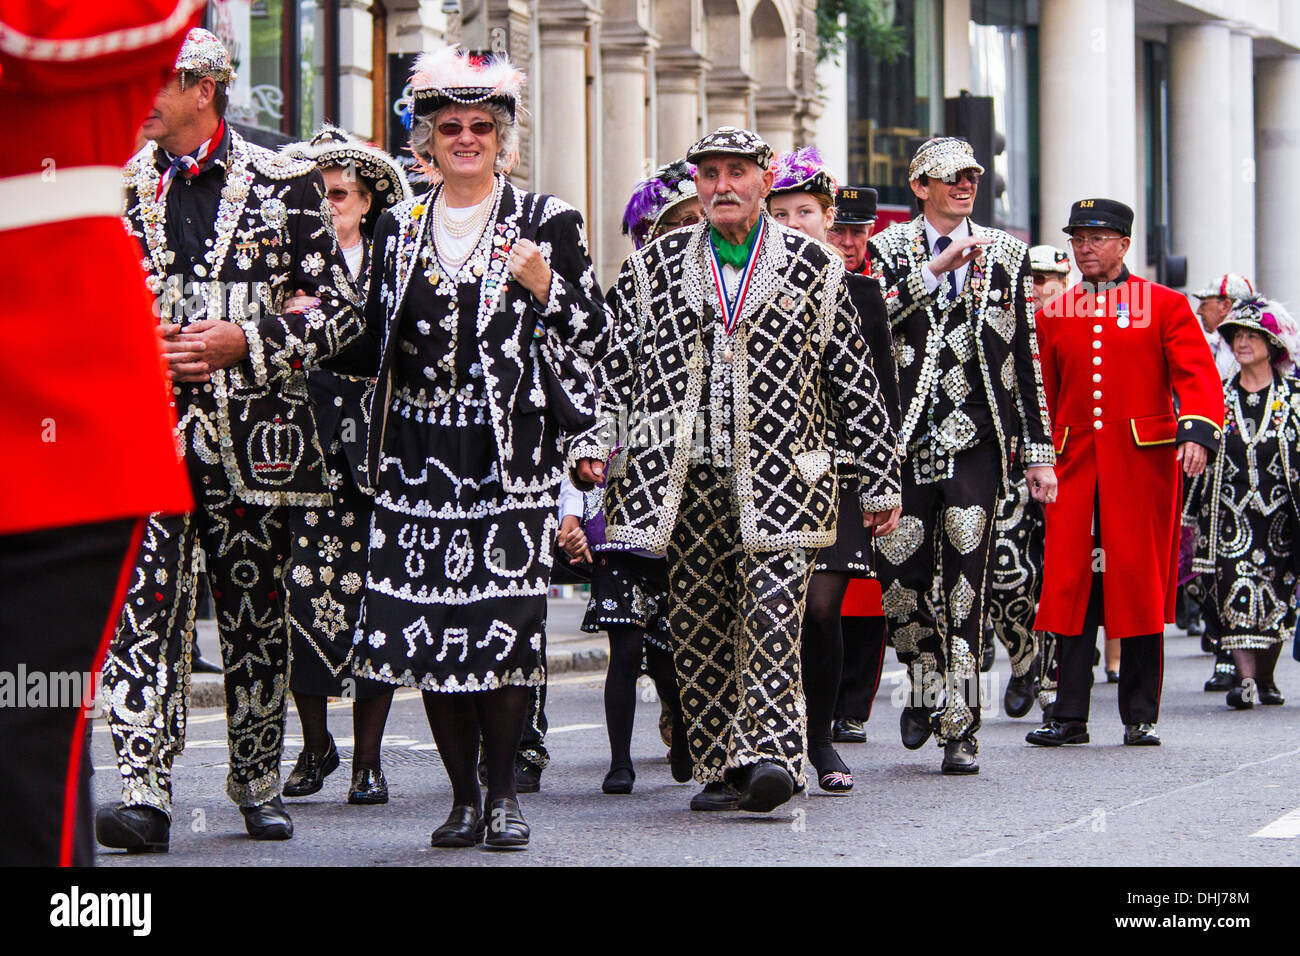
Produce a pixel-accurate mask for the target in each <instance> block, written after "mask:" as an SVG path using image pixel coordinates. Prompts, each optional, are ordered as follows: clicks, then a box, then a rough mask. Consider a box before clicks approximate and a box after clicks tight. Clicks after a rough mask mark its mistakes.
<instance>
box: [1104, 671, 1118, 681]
mask: <svg viewBox="0 0 1300 956" xmlns="http://www.w3.org/2000/svg"><path fill="white" fill-rule="evenodd" d="M1106 683H1107V684H1118V683H1119V671H1112V670H1108V671H1106Z"/></svg>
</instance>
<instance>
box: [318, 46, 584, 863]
mask: <svg viewBox="0 0 1300 956" xmlns="http://www.w3.org/2000/svg"><path fill="white" fill-rule="evenodd" d="M523 85H524V75H523V74H522V73H521V72H519V71H518V70H516V69H515V67H514V66H513V65H512V64H511V63H510V61H509V60H508V59H506V58H505V57H498V56H495V55H491V54H487V55H483V54H474V53H469V54H467V53H463V52H461V51H460V50H458V49H457V48H455V47H447V48H444V49H442V50H439V51H437V52H436V53H431V54H425V55H424V56H421V57H420V59H419V60H418V61H417V63H416V66H415V71H414V72H413V73H412V75H411V89H412V95H411V101H410V104H409V106H408V107H407V111H406V116H405V119H406V120H407V122H408V126H409V128H410V129H411V140H410V146H411V151H412V152H413V153H414V154H415V157H416V160H417V161H418V162H419V163H421V164H422V165H423V166H425V167H426V169H428V168H436V170H437V173H438V176H439V178H440V182H439V183H438V185H436V186H435V187H434V188H433V189H431V190H430V191H429V192H428V193H426V194H425V195H423V196H420V197H418V198H416V199H414V200H412V201H410V202H404V203H399V204H397V205H396V206H395V207H393V209H392V210H390V211H389V212H387V213H384V214H383V215H381V216H380V219H379V224H378V225H377V227H376V229H375V250H376V256H375V277H374V281H372V283H371V287H370V294H369V297H368V299H367V302H366V331H365V332H364V333H363V335H362V337H361V339H360V340H359V341H358V343H357V344H356V345H355V346H353V347H350V348H349V349H348V350H347V352H346V353H345V355H344V357H343V359H342V360H341V361H339V362H335V363H333V364H332V366H331V367H333V368H335V369H336V370H339V371H359V372H362V373H364V374H372V375H373V374H375V373H376V372H378V384H377V387H376V389H375V397H374V401H373V404H372V406H371V427H370V440H369V450H368V456H367V472H368V476H369V477H370V479H371V480H372V481H373V483H374V488H375V507H374V516H373V518H372V519H371V523H370V528H369V532H370V537H369V545H370V548H369V570H368V574H367V576H366V580H365V583H364V586H363V591H362V611H361V621H360V624H359V625H358V627H357V629H356V632H355V635H354V638H353V640H354V644H355V647H356V653H355V655H354V657H353V661H352V667H353V670H354V672H355V673H356V674H357V675H358V676H360V677H366V678H371V679H374V680H379V681H383V682H385V683H387V684H390V685H402V686H406V687H417V688H419V689H420V690H422V691H423V692H424V708H425V713H426V715H427V717H428V720H429V727H430V729H431V730H432V732H433V738H434V740H435V742H436V743H437V747H438V753H439V755H440V756H441V758H442V765H443V767H444V768H445V769H446V771H447V775H448V777H449V778H450V780H451V791H452V792H451V799H452V808H451V813H450V815H449V816H448V817H447V820H446V822H445V823H443V824H442V825H441V826H439V827H438V828H437V829H436V830H434V832H433V836H432V838H431V842H432V844H433V845H434V846H435V847H472V846H474V845H475V844H476V843H480V842H483V843H486V844H487V845H489V846H493V847H520V846H524V845H526V844H527V843H528V840H529V828H528V824H527V823H526V822H524V818H523V815H522V814H521V812H520V809H519V804H518V801H517V793H518V791H519V789H522V788H521V787H520V785H519V776H520V772H521V771H522V772H524V773H528V774H529V775H530V776H531V775H536V774H540V772H541V768H542V766H543V764H544V762H545V756H544V751H543V750H542V749H541V736H540V732H539V730H538V727H539V726H542V725H540V723H539V722H538V721H537V720H536V719H535V718H534V719H533V720H529V719H528V718H529V715H530V714H531V713H536V712H538V710H539V709H540V703H539V701H540V690H541V688H542V685H543V684H544V683H545V681H546V669H545V647H546V597H547V591H548V586H549V583H550V573H551V566H552V561H553V558H552V547H553V542H554V541H555V538H556V533H557V531H558V524H559V521H558V518H557V505H558V500H557V495H558V491H559V484H560V475H561V466H562V464H563V454H562V446H561V433H562V429H563V428H565V427H573V424H572V423H573V421H574V420H575V419H579V418H581V417H582V415H583V414H584V413H585V415H586V416H588V420H589V421H594V417H591V416H592V414H593V413H594V396H593V395H592V394H591V391H590V376H589V374H588V372H587V366H586V364H585V358H579V355H581V356H590V355H591V354H592V352H593V350H594V347H595V343H596V340H597V338H598V337H599V336H600V335H601V333H602V332H603V330H604V327H605V310H604V306H603V303H602V300H601V296H600V291H599V289H598V288H597V287H596V282H595V279H594V277H593V272H592V266H591V260H590V258H589V257H588V254H587V241H586V236H585V234H584V231H583V224H582V217H581V216H580V215H579V214H578V212H577V211H576V210H574V209H573V208H572V207H571V206H569V205H568V204H567V203H565V202H562V201H561V200H559V199H557V198H555V197H553V196H538V195H534V194H532V193H527V192H524V191H523V190H522V189H518V188H517V187H515V186H513V185H511V184H510V183H509V182H508V181H507V180H506V178H505V175H504V173H505V172H506V171H507V170H508V169H509V168H510V165H511V163H512V162H513V160H514V158H515V155H516V153H517V143H518V131H517V127H516V124H515V105H516V101H517V99H518V97H519V95H520V93H521V91H522V88H523ZM561 422H564V425H562V424H561ZM583 427H585V424H584V425H583ZM526 724H527V735H526V729H525V728H526ZM521 737H522V738H523V745H522V746H521ZM480 739H481V740H482V741H483V745H484V751H485V764H486V775H487V787H488V792H487V806H486V807H485V806H484V801H483V795H482V794H481V792H480V790H479V779H478V773H477V769H478V755H479V741H480ZM517 761H518V762H517Z"/></svg>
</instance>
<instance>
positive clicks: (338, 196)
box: [325, 186, 361, 202]
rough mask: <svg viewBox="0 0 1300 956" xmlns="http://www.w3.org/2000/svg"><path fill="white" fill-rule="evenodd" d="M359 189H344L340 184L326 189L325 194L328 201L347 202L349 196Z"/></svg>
mask: <svg viewBox="0 0 1300 956" xmlns="http://www.w3.org/2000/svg"><path fill="white" fill-rule="evenodd" d="M360 191H361V190H359V189H344V188H343V187H342V186H335V187H334V188H333V189H330V190H326V192H325V195H326V196H327V197H329V201H330V202H347V201H348V197H349V196H351V195H352V194H353V193H358V192H360Z"/></svg>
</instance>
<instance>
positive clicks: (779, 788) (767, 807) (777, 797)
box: [739, 760, 794, 813]
mask: <svg viewBox="0 0 1300 956" xmlns="http://www.w3.org/2000/svg"><path fill="white" fill-rule="evenodd" d="M792 796H794V778H793V777H792V776H790V774H789V772H788V771H787V770H786V769H785V768H784V767H782V766H781V765H779V764H777V763H774V762H772V761H771V760H760V761H759V762H758V763H756V764H754V766H753V767H751V768H750V770H749V773H748V775H747V778H746V780H745V786H744V789H743V790H741V792H740V804H739V806H740V809H742V810H749V811H750V812H752V813H771V812H772V811H773V810H775V809H776V808H777V807H779V806H780V805H781V804H783V803H785V802H786V801H787V800H789V799H790V798H791V797H792Z"/></svg>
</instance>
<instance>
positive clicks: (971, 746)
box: [939, 734, 980, 775]
mask: <svg viewBox="0 0 1300 956" xmlns="http://www.w3.org/2000/svg"><path fill="white" fill-rule="evenodd" d="M979 749H980V748H979V743H978V742H977V741H976V740H975V735H974V734H971V735H970V736H968V737H963V738H961V739H960V740H950V741H948V742H947V743H946V744H944V745H943V763H942V764H941V765H940V766H939V769H940V770H941V771H942V772H943V773H946V774H950V775H953V774H971V773H979V772H980V765H979V764H978V763H976V762H975V755H976V754H977V753H979Z"/></svg>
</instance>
